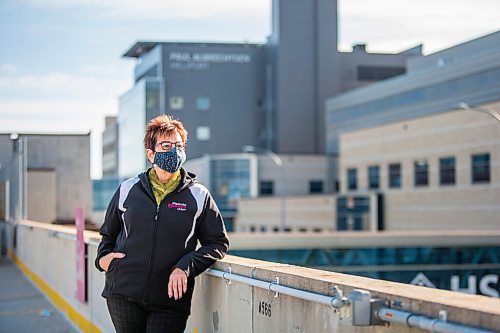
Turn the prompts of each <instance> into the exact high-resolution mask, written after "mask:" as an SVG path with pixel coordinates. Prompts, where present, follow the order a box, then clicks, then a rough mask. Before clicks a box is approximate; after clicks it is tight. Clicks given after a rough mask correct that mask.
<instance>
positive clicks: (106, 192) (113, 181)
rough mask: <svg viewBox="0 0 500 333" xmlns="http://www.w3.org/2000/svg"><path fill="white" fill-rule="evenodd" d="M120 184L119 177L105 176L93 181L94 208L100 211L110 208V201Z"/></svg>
mask: <svg viewBox="0 0 500 333" xmlns="http://www.w3.org/2000/svg"><path fill="white" fill-rule="evenodd" d="M119 185H120V179H119V178H103V179H96V180H93V181H92V187H93V189H92V196H93V205H94V207H93V210H94V211H100V210H106V209H107V208H108V204H109V201H110V200H111V198H112V197H113V194H115V192H116V190H117V189H118V186H119Z"/></svg>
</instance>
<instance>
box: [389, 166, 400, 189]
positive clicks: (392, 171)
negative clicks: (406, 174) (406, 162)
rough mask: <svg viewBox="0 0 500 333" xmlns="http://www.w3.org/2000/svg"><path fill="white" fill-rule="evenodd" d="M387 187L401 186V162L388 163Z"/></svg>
mask: <svg viewBox="0 0 500 333" xmlns="http://www.w3.org/2000/svg"><path fill="white" fill-rule="evenodd" d="M389 187H390V188H400V187H401V164H400V163H394V164H389Z"/></svg>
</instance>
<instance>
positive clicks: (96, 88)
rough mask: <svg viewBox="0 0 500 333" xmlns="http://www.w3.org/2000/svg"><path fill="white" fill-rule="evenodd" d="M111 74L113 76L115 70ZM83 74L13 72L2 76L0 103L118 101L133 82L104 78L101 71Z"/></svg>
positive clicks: (85, 70)
mask: <svg viewBox="0 0 500 333" xmlns="http://www.w3.org/2000/svg"><path fill="white" fill-rule="evenodd" d="M108 71H111V72H113V71H114V69H112V68H111V69H108ZM128 72H130V69H129V70H128ZM80 73H81V74H80V75H74V74H69V73H67V72H52V73H49V74H46V75H40V74H32V73H30V74H22V75H17V74H16V73H15V72H11V75H0V100H4V101H5V100H21V99H22V100H51V99H64V100H91V99H96V100H99V99H107V98H109V99H116V98H117V96H119V95H121V94H123V93H124V92H125V91H126V90H127V89H128V88H129V87H131V86H132V82H131V79H123V78H117V77H114V76H112V75H104V74H105V72H104V73H103V69H102V68H99V67H93V66H87V67H83V68H82V69H81V70H80ZM99 74H101V75H99Z"/></svg>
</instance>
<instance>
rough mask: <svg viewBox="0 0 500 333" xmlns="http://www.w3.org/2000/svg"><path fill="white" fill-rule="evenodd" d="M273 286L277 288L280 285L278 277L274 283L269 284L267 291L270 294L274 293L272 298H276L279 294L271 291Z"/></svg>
mask: <svg viewBox="0 0 500 333" xmlns="http://www.w3.org/2000/svg"><path fill="white" fill-rule="evenodd" d="M274 285H277V286H279V285H280V278H279V276H277V277H276V278H275V280H274V282H271V284H270V285H269V291H270V292H274V298H278V297H279V296H280V293H279V292H277V291H274V290H272V289H271V288H272V287H273V286H274Z"/></svg>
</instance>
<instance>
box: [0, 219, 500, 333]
mask: <svg viewBox="0 0 500 333" xmlns="http://www.w3.org/2000/svg"><path fill="white" fill-rule="evenodd" d="M13 229H14V225H13V224H8V237H7V238H8V249H9V254H10V256H11V257H12V258H14V261H15V262H16V264H17V265H18V266H19V267H20V268H21V269H22V270H23V272H24V273H25V274H26V275H27V276H28V278H29V279H30V280H31V281H32V282H33V283H34V284H35V285H36V286H37V287H38V288H40V289H41V290H42V292H44V293H45V295H46V296H47V297H48V298H49V300H51V301H52V302H53V303H54V304H55V305H56V306H57V307H58V308H59V309H60V310H61V311H62V312H63V314H64V315H65V316H66V317H68V318H69V319H70V320H71V321H72V322H73V323H74V324H75V325H76V326H78V327H79V328H80V329H81V330H82V331H84V332H113V331H114V329H113V326H112V324H111V320H110V317H109V314H108V312H107V308H106V305H105V302H104V299H103V298H102V297H100V292H101V290H102V287H103V283H104V274H103V273H100V272H98V271H97V270H96V269H95V268H94V267H93V262H94V260H95V254H96V249H97V242H98V234H97V233H95V232H86V233H85V239H86V243H87V247H88V256H87V263H88V264H87V274H88V279H87V286H88V291H89V292H88V302H86V303H80V302H79V301H77V300H76V298H75V292H76V261H75V252H76V251H75V241H74V236H73V235H74V230H73V229H72V228H69V227H63V226H53V225H49V224H45V223H37V222H30V221H23V222H22V224H20V225H17V232H16V234H17V246H16V247H15V248H14V245H13V240H14V237H15V236H14V232H13ZM41 244H43V246H41ZM214 268H215V269H217V270H221V271H226V272H227V271H229V269H230V268H231V272H232V273H234V274H239V275H243V276H247V277H252V278H255V279H259V280H264V281H269V282H272V281H275V279H276V277H279V279H280V280H279V281H280V282H279V283H280V285H284V286H288V287H292V288H297V289H301V290H305V291H310V292H314V293H320V294H323V295H333V286H334V285H337V286H338V287H339V288H340V289H342V290H343V292H344V295H347V294H348V293H349V292H350V291H351V290H353V289H363V290H367V291H369V292H371V295H372V297H378V298H381V299H384V300H387V301H388V303H387V304H388V305H389V306H391V307H396V308H398V309H400V310H405V311H413V312H416V313H419V314H422V315H426V316H430V317H437V316H438V313H439V311H441V310H445V311H447V314H448V320H449V321H451V322H457V323H463V324H467V325H472V326H478V327H482V328H486V329H497V328H498V327H500V300H499V299H496V298H488V297H484V296H476V295H466V294H460V293H455V292H449V291H445V290H436V289H428V288H425V287H418V286H411V285H406V284H400V283H392V282H387V281H382V280H374V279H368V278H363V277H357V276H351V275H346V274H339V273H333V272H326V271H320V270H314V269H308V268H302V267H297V266H291V265H283V264H276V263H271V262H264V261H257V260H252V259H244V258H239V257H233V256H227V257H226V258H225V259H224V260H223V261H220V262H218V263H216V265H215V266H214ZM196 284H197V286H196V288H195V293H194V298H193V302H192V304H193V306H192V315H191V316H190V318H189V321H188V327H187V329H186V332H221V333H222V332H242V333H243V332H339V333H344V332H364V333H368V332H387V333H389V332H402V333H417V332H423V331H421V330H419V329H408V328H405V327H403V326H401V325H397V324H393V325H391V326H376V327H375V326H372V327H362V328H356V327H352V326H350V325H349V324H347V323H348V321H346V319H347V318H348V316H347V314H348V313H349V311H350V310H349V307H346V308H344V309H343V310H342V311H336V310H334V309H332V308H331V307H330V306H324V305H320V304H318V303H314V302H311V301H305V300H300V299H297V298H294V297H290V296H286V295H279V297H274V294H273V293H270V292H269V291H267V290H265V289H259V288H255V287H251V286H249V285H246V284H242V283H238V282H232V283H231V284H227V283H226V282H225V281H224V279H221V278H215V277H212V276H209V275H206V274H203V275H201V276H199V277H198V278H197V281H196ZM263 304H265V305H266V306H267V308H268V309H270V311H267V312H266V313H262V311H261V312H259V305H261V306H262V305H263ZM341 323H343V324H341Z"/></svg>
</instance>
